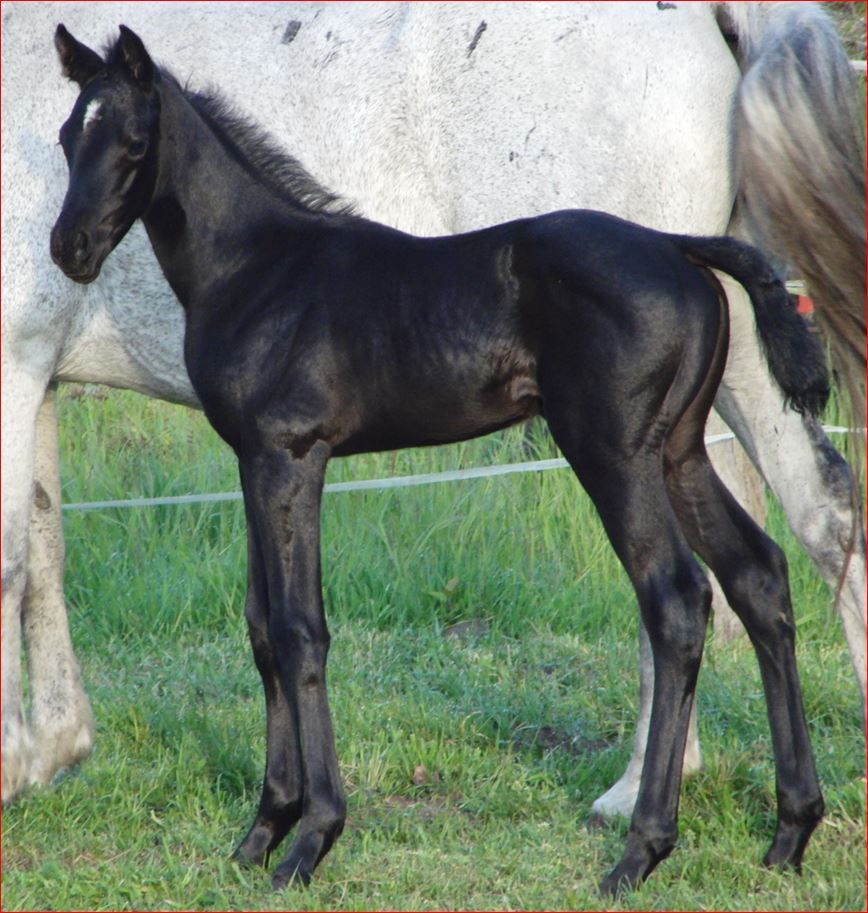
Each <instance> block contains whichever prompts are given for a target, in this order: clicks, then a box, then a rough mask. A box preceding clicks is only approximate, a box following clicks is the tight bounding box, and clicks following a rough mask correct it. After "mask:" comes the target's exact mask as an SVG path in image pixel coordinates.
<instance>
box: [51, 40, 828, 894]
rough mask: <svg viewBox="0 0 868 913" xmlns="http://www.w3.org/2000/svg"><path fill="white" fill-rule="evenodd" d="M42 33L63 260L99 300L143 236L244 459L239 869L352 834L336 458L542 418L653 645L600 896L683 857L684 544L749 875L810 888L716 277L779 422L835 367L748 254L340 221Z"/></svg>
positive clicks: (55, 235) (333, 206)
mask: <svg viewBox="0 0 868 913" xmlns="http://www.w3.org/2000/svg"><path fill="white" fill-rule="evenodd" d="M55 41H56V45H57V48H58V52H59V55H60V60H61V63H62V66H63V71H64V73H65V74H66V75H67V76H68V77H70V78H71V79H73V80H75V81H76V82H77V83H78V85H79V86H80V88H81V92H80V95H79V97H78V99H77V101H76V103H75V106H74V108H73V110H72V113H71V115H70V117H69V119H68V120H67V122H66V123H65V124H64V125H63V127H62V129H61V133H60V139H61V143H62V146H63V150H64V153H65V154H66V158H67V161H68V163H69V173H70V181H69V189H68V192H67V195H66V199H65V201H64V204H63V210H62V212H61V214H60V216H59V218H58V220H57V224H56V226H55V228H54V230H53V232H52V237H51V252H52V256H53V257H54V259H55V261H56V262H57V263H58V264H59V265H60V267H61V268H62V269H63V270H64V271H65V272H66V273H67V275H69V276H70V277H71V278H73V279H75V280H76V281H78V282H91V281H93V280H94V279H96V278H97V276H98V274H99V270H100V266H101V264H102V262H103V260H104V259H105V258H106V256H108V254H109V253H110V252H111V250H112V249H113V248H114V246H115V245H116V244H117V243H118V242H119V241H120V239H121V238H122V237H123V235H124V234H125V232H126V231H127V230H128V229H129V227H130V226H131V225H132V223H133V222H134V221H135V220H136V219H138V218H141V219H142V220H143V222H144V224H145V227H146V229H147V231H148V235H149V236H150V239H151V242H152V244H153V247H154V251H155V252H156V255H157V257H158V259H159V262H160V264H161V266H162V268H163V271H164V272H165V274H166V277H167V279H168V281H169V282H170V283H171V286H172V288H173V289H174V291H175V293H176V294H177V296H178V298H179V300H180V302H181V304H182V305H183V307H184V309H185V311H186V317H187V320H186V327H187V329H186V337H185V354H186V361H187V368H188V370H189V373H190V377H191V379H192V382H193V385H194V387H195V389H196V392H197V393H198V395H199V398H200V399H201V401H202V405H203V407H204V409H205V413H206V415H207V416H208V418H209V420H210V421H211V423H212V424H213V425H214V427H215V428H216V429H217V431H218V432H219V433H220V435H221V436H222V437H223V438H224V440H226V441H227V443H229V445H230V446H231V447H232V448H233V449H234V451H235V453H236V454H237V456H238V462H239V467H240V474H241V484H242V486H243V490H244V504H245V510H246V513H247V524H248V539H249V553H248V554H249V592H248V598H247V608H246V614H247V620H248V624H249V627H250V638H251V641H252V644H253V653H254V656H255V658H256V664H257V667H258V668H259V672H260V674H261V676H262V682H263V685H264V688H265V699H266V704H267V712H268V752H267V759H266V771H265V781H264V785H263V790H262V799H261V801H260V804H259V811H258V812H257V815H256V818H255V820H254V822H253V826H252V827H251V829H250V831H249V833H248V834H247V836H246V837H245V838H244V840H243V841H242V843H241V845H240V846H239V848H238V850H237V854H236V855H237V857H238V858H239V859H241V860H244V861H248V862H254V863H264V862H265V861H266V859H267V858H268V855H269V854H270V853H271V852H272V851H274V850H275V849H276V848H277V846H278V844H279V843H280V842H281V841H282V840H283V838H284V837H285V836H286V835H287V834H288V833H289V831H290V829H291V828H293V827H294V826H295V825H298V828H297V832H296V836H295V841H294V843H293V845H292V847H291V849H290V851H289V854H288V855H287V857H286V858H285V859H284V861H283V862H281V863H280V865H279V866H278V867H277V870H276V873H275V875H274V882H275V884H276V885H283V884H285V883H287V882H288V881H290V880H291V879H294V878H297V879H300V880H301V881H304V882H306V881H307V880H308V879H309V878H310V877H311V873H312V872H313V870H314V868H315V867H316V865H317V863H318V862H319V861H320V860H321V859H322V858H323V856H324V855H325V854H326V852H328V849H329V847H330V846H331V845H332V843H333V842H334V840H335V838H336V837H337V836H338V835H339V834H340V832H341V828H342V827H343V823H344V817H345V811H346V806H345V800H344V795H343V792H342V789H341V783H340V775H339V770H338V760H337V755H336V753H335V744H334V736H333V734H332V725H331V720H330V717H329V707H328V700H327V697H326V686H325V666H326V654H327V652H328V645H329V635H328V631H327V629H326V622H325V616H324V613H323V604H322V594H321V586H320V573H321V572H320V554H319V530H320V500H321V492H322V486H323V477H324V473H325V469H326V464H327V462H328V460H329V458H330V457H332V456H339V455H344V454H351V453H359V452H361V451H370V450H383V449H390V448H396V447H413V446H420V445H427V444H440V443H445V442H447V441H457V440H461V439H465V438H469V437H473V436H475V435H480V434H485V433H487V432H489V431H494V430H495V429H498V428H503V427H505V426H507V425H510V424H512V423H514V422H518V421H521V420H523V419H526V418H528V417H529V416H532V415H535V414H537V413H540V414H542V415H543V416H545V418H546V420H547V421H548V423H549V426H550V428H551V431H552V434H553V435H554V438H555V440H556V441H557V443H558V445H559V447H560V448H561V450H562V451H563V452H564V454H565V455H566V457H567V459H568V460H569V462H570V464H571V466H572V467H573V469H574V470H575V473H576V475H577V476H578V478H579V479H580V480H581V483H582V484H583V485H584V486H585V488H586V489H587V490H588V492H589V494H590V496H591V497H592V498H593V501H594V504H595V505H596V507H597V510H598V511H599V513H600V516H601V517H602V520H603V523H604V524H605V528H606V531H607V533H608V535H609V538H610V539H611V541H612V545H613V546H614V548H615V550H616V551H617V553H618V556H619V558H620V559H621V561H622V562H623V564H624V567H625V568H626V569H627V572H628V574H629V575H630V579H631V580H632V582H633V585H634V586H635V589H636V593H637V595H638V598H639V605H640V608H641V611H642V617H643V619H644V622H645V625H646V627H647V629H648V632H649V634H650V637H651V643H652V647H653V651H654V663H655V673H656V674H655V688H654V704H653V714H652V719H651V729H650V733H651V734H650V737H649V741H648V748H647V754H646V761H645V768H644V772H643V775H642V784H641V787H640V791H639V798H638V801H637V803H636V809H635V813H634V815H633V820H632V824H631V827H630V833H629V836H628V839H627V847H626V851H625V853H624V856H623V858H622V859H621V861H620V862H619V863H618V865H617V866H616V867H615V869H614V871H612V873H611V874H610V875H609V876H608V877H607V878H606V880H605V881H604V882H603V888H604V890H606V891H610V892H614V891H617V890H619V889H623V888H629V887H632V886H634V885H636V884H638V883H639V882H640V881H642V879H644V878H645V877H646V876H647V875H648V873H649V872H651V870H652V869H653V868H654V867H655V866H656V865H657V864H658V863H659V862H660V860H662V859H663V858H664V857H665V856H666V855H667V854H668V853H669V852H670V851H671V850H672V847H673V846H674V844H675V840H676V827H677V815H678V795H679V787H680V777H681V763H682V755H683V751H684V743H685V738H686V734H687V722H688V717H689V715H690V707H691V702H692V700H693V692H694V686H695V683H696V676H697V672H698V670H699V663H700V658H701V656H702V648H703V642H704V638H705V627H706V622H707V618H708V612H709V603H710V591H709V586H708V583H707V581H706V578H705V575H704V574H703V572H702V570H701V569H700V566H699V564H698V563H697V561H696V560H695V559H694V557H693V555H692V552H694V551H695V552H696V553H698V554H699V555H700V556H701V557H702V558H703V559H704V560H705V561H706V562H707V563H708V564H709V566H710V567H711V568H713V570H714V572H715V574H716V575H717V577H718V579H719V580H720V581H721V584H722V585H723V587H724V589H725V591H726V595H727V597H728V599H729V601H730V604H731V605H732V606H733V607H734V608H735V610H736V611H737V612H738V613H739V615H740V616H741V619H742V621H743V622H744V624H745V626H746V627H747V629H748V631H749V633H750V637H751V640H752V641H753V644H754V646H755V648H756V652H757V656H758V659H759V663H760V668H761V670H762V677H763V683H764V686H765V691H766V698H767V702H768V712H769V720H770V723H771V730H772V738H773V743H774V755H775V764H776V768H777V795H778V823H777V831H776V833H775V837H774V842H773V844H772V847H771V849H770V851H769V853H768V855H767V856H766V863H767V864H769V865H779V866H792V867H796V868H798V866H799V863H800V861H801V858H802V853H803V851H804V849H805V845H806V844H807V842H808V838H809V837H810V834H811V832H812V831H813V829H814V827H815V826H816V825H817V822H818V821H819V820H820V817H821V815H822V812H823V800H822V797H821V794H820V787H819V784H818V782H817V776H816V773H815V770H814V762H813V758H812V755H811V746H810V742H809V739H808V731H807V726H806V724H805V716H804V712H803V709H802V701H801V695H800V689H799V681H798V676H797V673H796V660H795V654H794V647H793V643H794V624H793V612H792V608H791V606H790V597H789V590H788V583H787V570H786V564H785V561H784V557H783V554H782V553H781V551H780V549H779V548H778V547H777V546H776V545H775V544H774V543H773V542H772V541H771V540H770V539H769V538H768V537H767V536H765V535H764V534H763V533H762V532H761V531H760V530H759V529H758V528H757V527H756V526H755V524H754V523H753V522H752V521H751V520H750V519H749V518H748V516H747V515H746V514H745V513H744V511H742V510H741V508H740V507H739V506H738V505H737V504H736V503H735V501H734V500H733V499H732V497H731V496H730V495H729V493H728V492H727V490H726V489H725V488H724V487H723V485H722V484H721V483H720V481H719V480H718V478H717V476H716V475H715V474H714V472H713V470H712V468H711V466H710V464H709V461H708V457H707V455H706V452H705V447H704V444H703V428H704V425H705V419H706V416H707V414H708V411H709V408H710V407H711V403H712V400H713V398H714V395H715V391H716V390H717V386H718V382H719V380H720V376H721V373H722V371H723V367H724V361H725V359H726V354H727V338H728V312H727V307H726V299H725V296H724V295H723V293H722V290H721V288H720V286H719V284H718V282H717V280H716V278H715V277H714V276H713V274H712V273H711V271H710V268H712V267H714V268H718V269H721V270H723V271H725V272H727V273H729V274H730V275H732V276H734V277H735V278H736V279H737V280H738V281H739V282H741V283H742V284H743V285H744V286H745V287H746V289H747V290H748V292H749V293H750V296H751V300H752V301H753V304H754V308H755V311H756V319H757V323H758V326H759V329H760V332H761V334H762V336H763V339H764V342H765V346H766V351H767V355H768V358H769V363H770V367H771V370H772V371H773V372H774V373H775V375H776V377H777V378H778V380H779V383H780V384H781V386H782V388H783V389H784V390H785V392H786V393H787V395H788V397H789V398H790V400H791V402H792V403H793V404H794V405H795V406H796V407H797V408H799V409H803V408H809V409H812V410H815V409H816V408H818V407H819V405H820V404H821V403H822V402H823V400H824V398H825V394H826V392H827V379H826V376H825V373H824V369H823V367H822V353H821V352H820V351H819V348H818V346H817V345H816V343H814V342H813V341H812V340H811V339H810V338H809V336H808V335H807V334H806V332H805V331H804V328H803V327H802V325H801V323H800V320H799V318H798V316H797V315H796V314H795V312H794V311H793V310H792V308H791V305H790V302H789V299H788V296H787V295H786V292H785V290H784V289H783V287H782V286H781V284H780V282H779V281H778V280H777V279H776V278H775V276H774V274H773V273H772V272H771V270H770V269H769V267H768V266H767V265H766V263H765V261H764V260H763V259H762V258H761V257H760V256H759V255H758V254H757V252H755V251H754V250H753V249H752V248H749V247H747V246H745V245H743V244H739V243H737V242H735V241H732V240H729V239H701V238H688V237H679V236H674V235H666V234H662V233H659V232H654V231H650V230H647V229H644V228H640V227H639V226H637V225H633V224H630V223H628V222H624V221H621V220H619V219H616V218H613V217H612V216H608V215H604V214H601V213H594V212H581V211H566V212H558V213H552V214H550V215H546V216H540V217H539V218H532V219H523V220H520V221H517V222H511V223H508V224H505V225H498V226H496V227H494V228H489V229H486V230H484V231H477V232H473V233H470V234H466V235H460V236H455V237H445V238H430V239H429V238H416V237H411V236H409V235H406V234H402V233H401V232H398V231H394V230H392V229H390V228H387V227H385V226H383V225H377V224H375V223H373V222H369V221H366V220H364V219H362V218H360V217H358V216H355V215H353V214H352V213H350V212H348V211H347V210H346V209H345V208H344V209H342V208H341V207H340V206H339V203H338V202H337V201H336V199H335V198H334V197H332V196H330V195H328V194H326V193H325V192H324V191H323V190H322V189H321V188H320V187H318V186H317V185H316V184H315V183H314V182H313V181H312V180H311V178H310V177H309V176H308V175H307V174H306V173H305V172H304V170H303V169H302V168H301V167H300V166H299V164H298V163H297V162H296V161H295V160H293V159H292V158H290V157H289V156H286V155H284V154H282V153H280V152H278V151H276V150H275V149H274V148H273V147H271V146H270V145H269V144H268V143H267V141H266V140H265V139H264V138H263V135H262V134H261V132H260V131H258V130H257V129H256V128H254V127H252V126H251V125H250V124H248V123H245V122H244V121H242V120H241V119H239V118H238V117H237V116H234V115H233V114H231V113H230V112H229V111H228V110H227V108H226V107H225V105H223V104H222V103H220V102H219V101H217V100H215V99H214V98H213V97H209V96H205V95H197V94H192V93H190V92H188V91H186V90H185V89H183V88H181V86H180V85H179V84H178V82H177V81H176V80H175V79H174V78H172V76H171V75H170V74H168V73H167V72H165V71H162V70H160V69H158V68H157V67H155V66H154V64H153V63H152V61H151V59H150V57H149V56H148V53H147V51H146V50H145V48H144V46H143V44H142V42H141V41H140V40H139V38H138V37H137V36H136V35H135V34H133V33H132V32H131V31H130V30H129V29H126V28H124V27H121V35H120V38H119V39H118V40H117V41H116V42H115V43H114V44H113V45H112V46H111V47H110V48H109V50H108V52H107V56H106V58H105V59H103V58H102V57H100V56H99V55H98V54H96V53H95V52H94V51H92V50H90V49H88V48H87V47H85V46H83V45H81V44H79V43H78V42H77V41H76V40H75V39H74V38H73V37H72V36H71V35H70V34H69V33H68V32H67V31H66V30H65V29H64V28H63V26H60V27H59V28H58V30H57V35H56V38H55ZM576 179H577V180H581V175H576Z"/></svg>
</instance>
